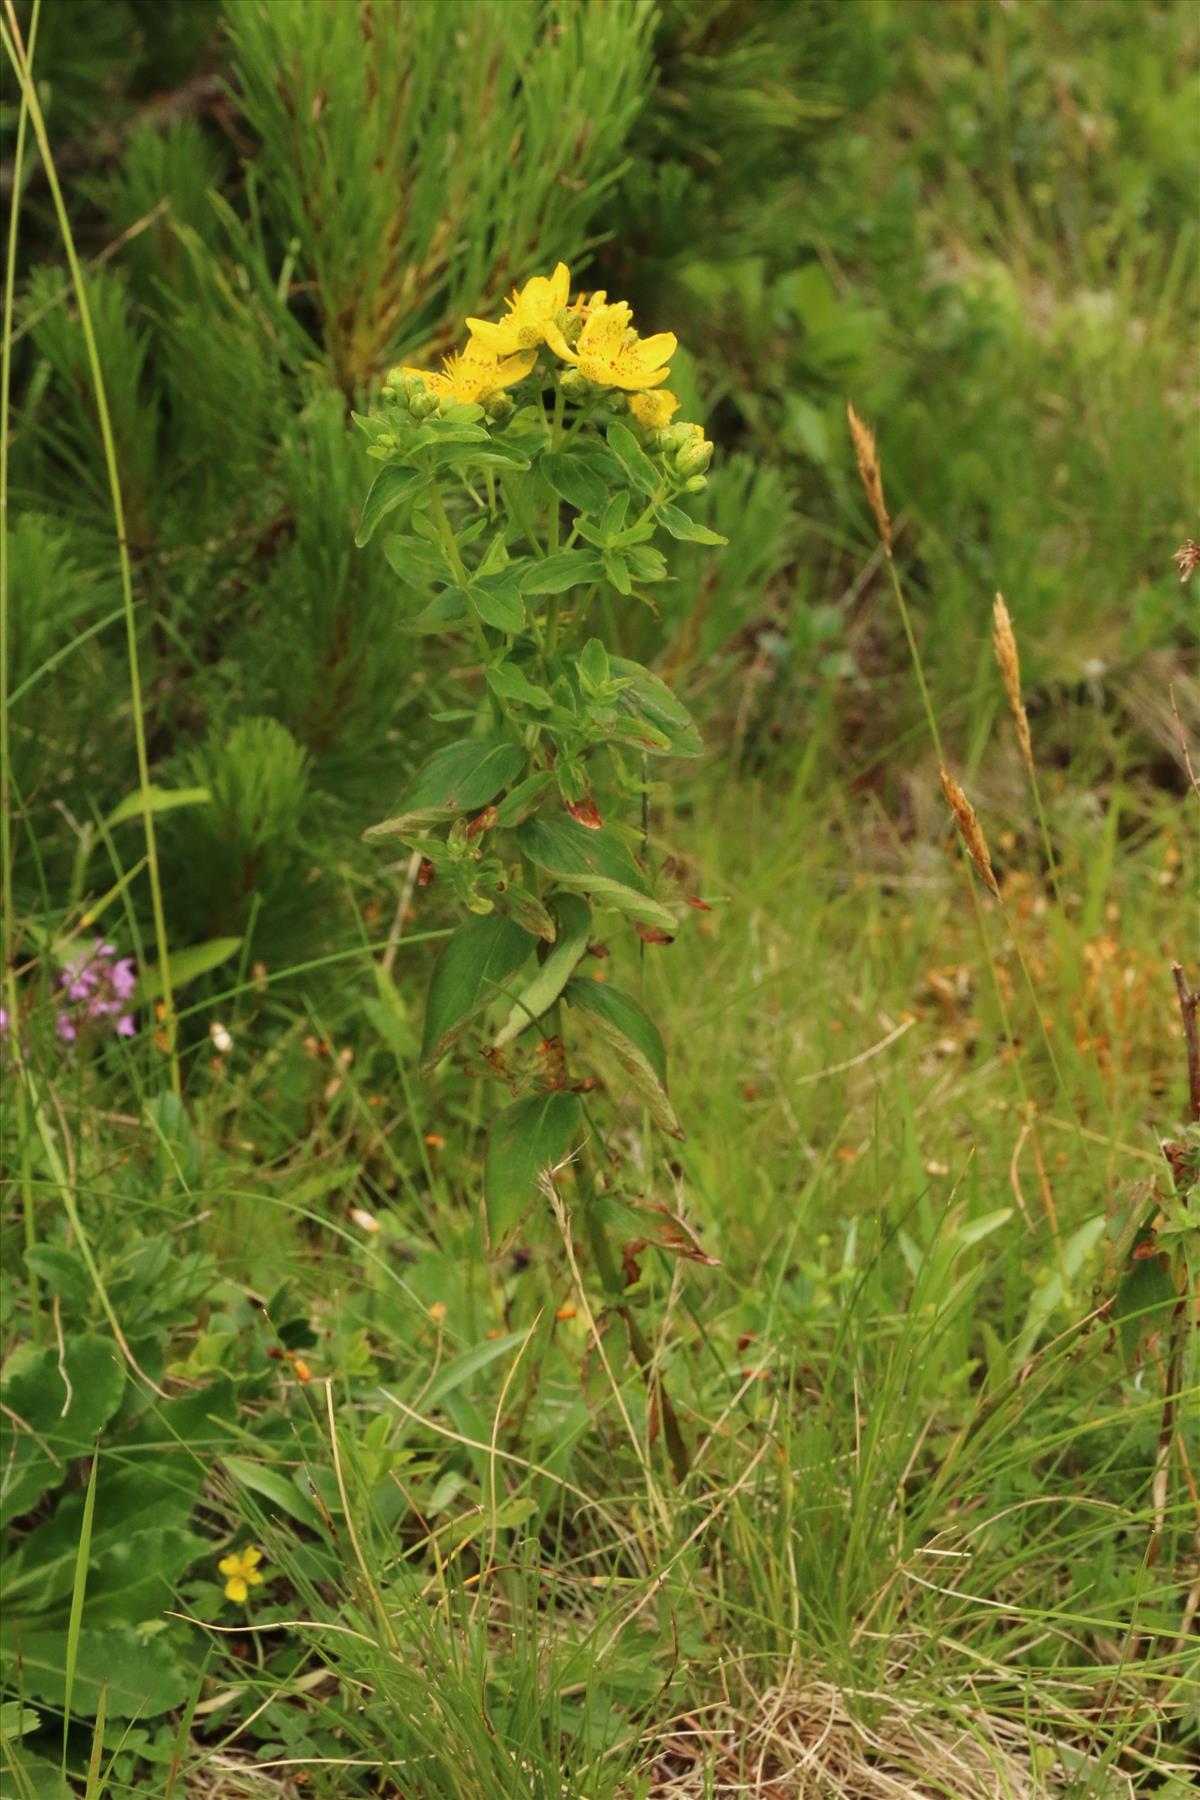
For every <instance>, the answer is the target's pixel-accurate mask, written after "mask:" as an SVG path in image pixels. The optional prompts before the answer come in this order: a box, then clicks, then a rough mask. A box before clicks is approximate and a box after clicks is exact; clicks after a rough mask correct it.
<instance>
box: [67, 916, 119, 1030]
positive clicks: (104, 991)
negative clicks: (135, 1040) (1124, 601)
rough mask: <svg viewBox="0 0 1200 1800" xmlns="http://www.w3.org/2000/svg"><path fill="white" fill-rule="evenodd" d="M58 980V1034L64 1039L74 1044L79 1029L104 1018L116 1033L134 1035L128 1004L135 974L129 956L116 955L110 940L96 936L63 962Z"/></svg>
mask: <svg viewBox="0 0 1200 1800" xmlns="http://www.w3.org/2000/svg"><path fill="white" fill-rule="evenodd" d="M58 984H59V988H60V989H61V997H60V1004H59V1008H58V1035H59V1037H60V1038H61V1039H62V1040H63V1042H64V1043H67V1044H73V1043H74V1042H75V1040H76V1038H78V1036H79V1033H80V1031H81V1030H82V1029H85V1028H86V1027H87V1026H89V1025H97V1024H104V1023H105V1022H107V1023H109V1024H111V1026H112V1029H113V1030H114V1031H115V1032H116V1034H117V1036H118V1037H132V1036H133V1034H134V1030H135V1026H134V1022H133V1014H132V1013H131V1012H130V1010H129V1004H130V1001H131V1000H132V999H133V994H134V990H135V988H136V987H137V974H136V972H135V970H134V966H133V958H132V957H131V956H122V957H118V956H117V953H116V951H115V950H114V948H113V946H112V945H111V944H106V943H105V942H104V939H103V938H96V939H95V940H94V941H93V944H92V948H91V950H90V952H88V953H86V954H85V955H83V956H79V957H76V958H75V959H74V960H73V961H72V962H68V963H64V964H63V967H62V969H61V970H60V972H59V977H58Z"/></svg>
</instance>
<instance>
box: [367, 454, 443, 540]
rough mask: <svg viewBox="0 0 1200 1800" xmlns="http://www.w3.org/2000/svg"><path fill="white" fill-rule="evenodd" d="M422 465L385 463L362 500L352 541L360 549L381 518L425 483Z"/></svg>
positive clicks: (426, 479)
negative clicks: (417, 466)
mask: <svg viewBox="0 0 1200 1800" xmlns="http://www.w3.org/2000/svg"><path fill="white" fill-rule="evenodd" d="M428 481H429V476H428V474H427V473H426V472H425V470H424V469H403V468H401V467H400V465H399V464H398V463H387V464H385V465H384V467H383V468H382V469H380V471H379V473H378V475H377V476H376V477H375V479H374V481H373V482H372V483H371V489H370V492H369V493H368V495H367V497H366V499H365V501H364V502H363V509H362V518H361V519H360V521H359V526H358V532H357V535H356V536H355V539H354V541H355V543H356V544H357V545H358V547H359V549H360V550H361V549H362V546H363V545H364V544H369V543H370V541H371V539H372V537H373V536H374V534H375V530H376V527H377V526H378V524H379V522H380V520H381V519H384V518H386V517H387V515H388V513H390V512H392V511H394V509H395V508H396V507H397V506H400V505H402V504H403V502H404V501H405V500H412V499H413V498H414V497H415V496H416V495H417V494H419V493H420V492H421V491H422V489H423V488H424V487H425V486H426V485H427V484H428Z"/></svg>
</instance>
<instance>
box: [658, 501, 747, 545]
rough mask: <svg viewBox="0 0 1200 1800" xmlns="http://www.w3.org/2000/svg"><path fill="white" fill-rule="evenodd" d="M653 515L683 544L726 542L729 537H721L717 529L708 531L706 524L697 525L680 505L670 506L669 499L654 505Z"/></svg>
mask: <svg viewBox="0 0 1200 1800" xmlns="http://www.w3.org/2000/svg"><path fill="white" fill-rule="evenodd" d="M654 516H655V518H656V519H657V520H658V521H659V523H660V524H662V525H665V526H666V528H667V530H668V531H669V532H670V534H671V536H672V537H673V538H678V539H679V540H680V541H681V542H682V543H685V544H727V543H728V542H729V539H728V538H726V537H722V536H721V534H720V532H719V531H710V530H709V528H708V526H707V525H697V523H696V521H695V519H689V518H688V515H687V514H686V513H685V512H684V510H683V508H682V507H681V506H672V505H671V504H670V502H669V501H666V502H664V504H663V505H662V506H656V507H655V509H654Z"/></svg>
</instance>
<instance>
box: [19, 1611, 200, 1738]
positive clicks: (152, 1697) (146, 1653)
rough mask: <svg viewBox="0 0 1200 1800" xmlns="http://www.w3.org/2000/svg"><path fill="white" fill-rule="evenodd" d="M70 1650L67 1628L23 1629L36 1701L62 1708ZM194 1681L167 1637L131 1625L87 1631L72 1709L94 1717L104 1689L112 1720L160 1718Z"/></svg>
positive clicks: (25, 1671)
mask: <svg viewBox="0 0 1200 1800" xmlns="http://www.w3.org/2000/svg"><path fill="white" fill-rule="evenodd" d="M65 1650H66V1640H65V1637H64V1635H63V1633H62V1632H61V1631H31V1632H24V1633H22V1635H21V1647H20V1656H21V1676H22V1680H21V1685H22V1687H23V1689H24V1691H25V1693H26V1694H28V1695H29V1697H30V1698H31V1699H33V1700H41V1701H44V1702H45V1703H46V1704H47V1705H49V1706H54V1707H61V1706H62V1704H63V1702H64V1700H65V1698H66V1687H67V1683H66V1667H65ZM6 1660H7V1658H6ZM193 1679H194V1678H193V1677H192V1676H190V1675H188V1674H186V1673H185V1672H184V1670H183V1669H182V1668H181V1667H180V1665H179V1664H178V1663H177V1662H176V1660H175V1658H174V1656H173V1654H172V1652H171V1649H170V1645H169V1642H168V1640H167V1639H166V1638H164V1637H162V1636H156V1637H152V1638H147V1639H143V1638H142V1637H141V1636H140V1635H139V1634H138V1633H137V1632H136V1631H134V1630H133V1628H132V1627H131V1626H120V1627H114V1626H107V1627H105V1628H104V1629H103V1630H99V1629H97V1630H90V1629H85V1630H83V1631H81V1632H80V1634H79V1645H78V1654H77V1657H76V1663H75V1679H74V1683H73V1686H72V1692H71V1711H72V1714H73V1715H77V1716H79V1717H82V1718H89V1719H90V1718H94V1717H95V1715H96V1709H97V1707H98V1706H99V1704H100V1690H101V1688H103V1689H104V1690H105V1696H106V1710H107V1713H108V1717H109V1718H110V1719H134V1718H136V1719H139V1720H145V1719H155V1718H158V1717H159V1715H160V1714H162V1713H165V1712H171V1711H173V1710H174V1708H175V1707H177V1706H182V1704H183V1702H184V1700H185V1699H186V1698H187V1695H188V1690H189V1688H190V1687H191V1684H192V1680H193Z"/></svg>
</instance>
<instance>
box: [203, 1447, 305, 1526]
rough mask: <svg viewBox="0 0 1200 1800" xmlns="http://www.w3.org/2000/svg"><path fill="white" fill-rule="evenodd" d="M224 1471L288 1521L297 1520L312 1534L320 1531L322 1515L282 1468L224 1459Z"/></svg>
mask: <svg viewBox="0 0 1200 1800" xmlns="http://www.w3.org/2000/svg"><path fill="white" fill-rule="evenodd" d="M222 1460H223V1462H224V1464H225V1471H226V1473H227V1474H228V1475H230V1476H231V1477H232V1478H233V1480H234V1481H236V1482H237V1484H238V1486H239V1487H244V1488H249V1490H250V1492H251V1493H252V1494H257V1495H259V1497H260V1498H261V1499H263V1500H267V1501H269V1502H270V1503H271V1506H273V1507H278V1508H279V1510H280V1512H285V1513H286V1514H287V1515H288V1517H289V1518H290V1519H297V1520H299V1522H300V1524H301V1525H307V1526H309V1527H310V1529H311V1530H313V1531H320V1529H321V1515H320V1513H319V1512H318V1511H317V1509H316V1507H315V1506H314V1505H313V1503H312V1501H311V1500H310V1499H309V1498H308V1496H307V1495H305V1494H302V1493H301V1492H300V1489H299V1488H298V1487H297V1486H296V1484H295V1482H294V1481H292V1480H291V1479H290V1478H289V1477H288V1476H287V1475H285V1474H284V1473H283V1471H282V1470H281V1469H276V1468H273V1467H272V1466H271V1464H270V1463H260V1462H251V1461H250V1460H249V1459H248V1458H247V1457H244V1456H226V1457H224V1458H223V1459H222Z"/></svg>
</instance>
